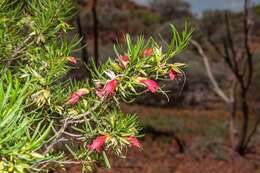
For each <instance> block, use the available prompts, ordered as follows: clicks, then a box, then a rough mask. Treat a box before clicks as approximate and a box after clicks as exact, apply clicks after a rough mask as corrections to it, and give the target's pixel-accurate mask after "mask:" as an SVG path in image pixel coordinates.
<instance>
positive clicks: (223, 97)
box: [190, 39, 230, 103]
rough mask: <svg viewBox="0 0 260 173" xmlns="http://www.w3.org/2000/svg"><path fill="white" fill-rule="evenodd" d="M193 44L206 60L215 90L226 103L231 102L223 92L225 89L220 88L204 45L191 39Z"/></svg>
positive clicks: (205, 63) (206, 66)
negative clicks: (203, 47)
mask: <svg viewBox="0 0 260 173" xmlns="http://www.w3.org/2000/svg"><path fill="white" fill-rule="evenodd" d="M190 42H191V44H192V45H193V46H194V47H195V48H196V49H197V51H198V53H199V54H200V56H201V57H202V59H203V62H204V65H205V68H206V71H207V74H208V77H209V79H210V82H211V83H212V85H213V87H214V91H215V92H216V94H217V95H218V96H219V97H220V98H222V99H223V100H224V101H225V102H226V103H229V102H230V100H229V98H228V97H227V96H226V94H225V93H224V92H223V90H222V89H221V88H220V86H219V85H218V83H217V81H216V79H215V77H214V75H213V73H212V70H211V67H210V64H209V60H208V57H207V55H206V54H205V53H204V51H203V49H202V47H201V46H200V44H199V43H198V42H197V41H195V40H193V39H191V40H190Z"/></svg>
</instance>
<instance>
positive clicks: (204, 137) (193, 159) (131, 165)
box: [67, 106, 260, 173]
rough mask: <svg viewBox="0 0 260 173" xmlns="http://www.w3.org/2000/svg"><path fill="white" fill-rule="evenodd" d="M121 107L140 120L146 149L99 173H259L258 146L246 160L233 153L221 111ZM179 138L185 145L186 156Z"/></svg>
mask: <svg viewBox="0 0 260 173" xmlns="http://www.w3.org/2000/svg"><path fill="white" fill-rule="evenodd" d="M122 108H123V110H124V111H125V112H129V113H132V112H136V113H137V114H138V116H139V117H140V121H141V122H142V125H143V126H144V132H145V133H146V135H145V137H144V138H143V139H141V142H142V145H143V149H142V150H139V149H136V148H130V149H129V150H128V152H127V153H126V155H127V157H126V159H120V158H118V157H114V156H113V155H111V156H110V162H111V166H112V169H101V168H100V169H99V170H98V173H260V150H259V149H260V148H259V147H258V149H256V148H252V149H251V151H250V152H249V153H248V154H247V155H246V156H245V157H240V156H238V155H237V154H234V153H233V152H232V151H231V150H230V147H229V145H228V142H227V141H228V136H227V128H228V125H227V122H226V120H227V116H226V112H225V111H224V110H222V109H214V110H212V109H210V110H194V109H185V110H181V109H179V110H176V109H170V108H151V107H150V108H149V107H142V106H130V107H129V106H122ZM159 115H160V116H159ZM258 137H259V134H258ZM176 138H178V139H179V140H180V141H181V142H182V143H185V145H183V146H184V148H185V151H184V153H180V151H179V147H178V145H177V143H176V140H175V139H176ZM256 139H257V138H256ZM184 141H185V142H184ZM257 144H259V143H256V145H255V146H258V145H257ZM67 172H68V173H79V172H80V167H77V166H72V167H70V168H69V169H67Z"/></svg>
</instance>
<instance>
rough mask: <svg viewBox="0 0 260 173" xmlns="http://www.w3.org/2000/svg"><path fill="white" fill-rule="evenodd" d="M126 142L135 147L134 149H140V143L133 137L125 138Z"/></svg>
mask: <svg viewBox="0 0 260 173" xmlns="http://www.w3.org/2000/svg"><path fill="white" fill-rule="evenodd" d="M127 140H128V142H130V144H131V145H133V146H135V147H138V148H141V147H142V146H141V144H140V142H139V141H138V139H137V138H136V137H135V136H129V137H128V138H127Z"/></svg>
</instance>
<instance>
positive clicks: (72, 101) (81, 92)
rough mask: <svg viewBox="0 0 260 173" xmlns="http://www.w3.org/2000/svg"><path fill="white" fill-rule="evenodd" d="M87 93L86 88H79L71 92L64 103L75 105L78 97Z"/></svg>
mask: <svg viewBox="0 0 260 173" xmlns="http://www.w3.org/2000/svg"><path fill="white" fill-rule="evenodd" d="M88 93H89V90H88V89H85V88H81V89H79V90H78V91H76V92H74V93H72V94H71V95H70V97H69V99H68V101H67V102H66V105H75V104H77V103H78V102H79V100H80V98H81V97H82V96H84V95H86V94H88Z"/></svg>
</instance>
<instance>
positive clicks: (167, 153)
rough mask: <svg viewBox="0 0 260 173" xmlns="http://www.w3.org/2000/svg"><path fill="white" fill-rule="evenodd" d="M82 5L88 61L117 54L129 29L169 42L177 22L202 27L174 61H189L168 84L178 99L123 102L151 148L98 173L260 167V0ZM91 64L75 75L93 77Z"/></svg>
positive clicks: (250, 171)
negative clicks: (89, 74)
mask: <svg viewBox="0 0 260 173" xmlns="http://www.w3.org/2000/svg"><path fill="white" fill-rule="evenodd" d="M78 8H79V13H78V15H77V16H76V17H75V20H74V21H72V22H73V25H74V26H75V31H74V32H75V33H72V34H79V35H80V37H82V38H83V39H82V46H84V45H85V44H86V45H87V46H86V47H84V48H82V49H81V50H80V51H79V52H77V53H76V54H75V56H76V57H77V58H78V59H81V60H82V62H84V63H87V64H88V63H89V62H90V60H91V59H92V58H94V59H95V61H96V62H97V63H98V64H99V65H101V64H102V62H104V61H105V60H106V59H107V58H109V57H110V58H115V57H116V55H115V53H114V51H113V45H114V44H122V43H123V42H124V36H125V34H126V33H130V34H131V36H133V37H136V36H138V35H143V36H144V37H145V38H148V37H149V36H153V37H154V38H155V39H156V40H157V41H158V42H159V43H162V44H163V42H164V41H168V40H169V39H170V37H171V35H170V28H169V25H170V24H173V25H175V27H176V28H178V30H181V29H182V28H183V26H184V24H185V22H187V23H188V25H189V27H191V28H194V33H193V38H192V41H191V43H190V46H189V48H188V49H186V51H185V52H183V53H182V54H181V55H179V56H178V57H175V58H174V59H173V60H172V61H173V62H182V63H186V64H187V65H188V67H187V68H186V70H185V72H186V75H185V76H181V77H180V78H178V79H177V80H175V81H173V82H160V83H162V85H164V86H165V88H166V89H167V90H168V91H171V92H170V93H169V99H170V100H169V101H168V100H167V98H166V97H165V96H163V95H161V94H158V95H151V94H149V93H147V94H146V95H145V96H142V97H140V98H138V99H137V100H136V101H135V102H134V103H132V104H130V105H126V104H122V109H123V110H124V111H125V112H126V113H136V114H137V115H138V117H139V119H140V121H141V125H142V127H143V133H144V134H145V136H144V137H143V138H142V139H141V142H142V144H143V150H142V151H139V150H138V149H131V150H129V151H127V153H126V154H127V158H126V159H123V158H122V159H116V158H115V159H113V156H112V160H111V165H112V168H113V169H111V170H106V169H100V170H98V172H100V173H103V172H111V173H136V172H139V173H159V172H160V173H174V172H176V173H219V172H221V173H226V172H227V173H257V172H258V173H259V172H260V145H259V144H260V129H259V128H258V124H259V122H260V118H259V117H260V114H259V106H260V104H259V103H260V92H259V91H260V80H259V79H260V59H259V57H260V54H259V53H260V49H259V48H260V0H253V1H249V0H217V1H216V0H79V1H78ZM82 64H83V63H82ZM84 69H85V68H84V66H83V65H81V66H79V67H78V68H77V69H75V70H74V71H73V72H71V74H70V75H71V76H72V77H74V78H76V79H79V80H80V79H84V78H87V77H88V73H87V71H86V70H84ZM77 171H78V168H77V167H75V168H71V169H70V171H69V172H75V173H76V172H77Z"/></svg>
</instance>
